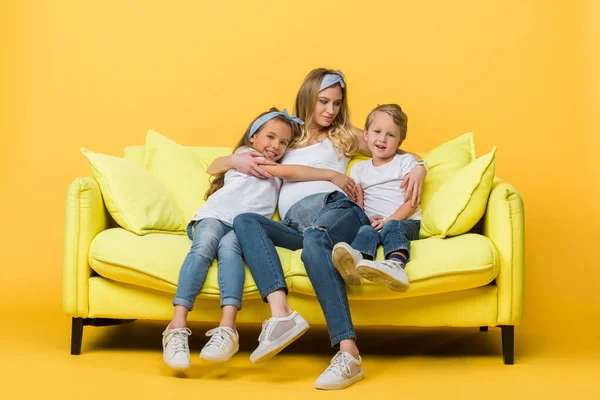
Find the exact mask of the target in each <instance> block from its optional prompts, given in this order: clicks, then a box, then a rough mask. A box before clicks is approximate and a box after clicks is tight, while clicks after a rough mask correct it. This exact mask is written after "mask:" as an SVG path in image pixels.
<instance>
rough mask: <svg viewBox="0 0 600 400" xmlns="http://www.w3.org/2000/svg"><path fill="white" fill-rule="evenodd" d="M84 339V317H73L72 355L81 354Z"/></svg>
mask: <svg viewBox="0 0 600 400" xmlns="http://www.w3.org/2000/svg"><path fill="white" fill-rule="evenodd" d="M82 339H83V318H73V319H72V322H71V355H74V356H78V355H80V354H81V341H82Z"/></svg>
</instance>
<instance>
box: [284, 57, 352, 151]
mask: <svg viewBox="0 0 600 400" xmlns="http://www.w3.org/2000/svg"><path fill="white" fill-rule="evenodd" d="M327 74H337V72H336V71H334V70H331V69H326V68H316V69H313V70H312V71H310V72H309V74H308V75H307V76H306V78H305V79H304V82H302V86H300V90H298V94H297V95H296V106H295V113H296V115H297V116H298V118H300V119H301V120H303V121H304V125H302V126H301V128H300V135H299V136H298V137H297V138H296V140H294V141H293V142H292V144H290V148H292V149H293V148H296V147H300V145H306V144H308V142H309V140H310V135H309V127H310V126H311V123H312V122H313V118H314V115H313V112H314V109H315V104H316V102H317V97H318V95H319V87H320V86H321V81H322V80H323V77H324V76H325V75H327ZM344 82H345V81H344ZM340 88H341V89H342V104H341V106H340V112H339V113H338V115H337V116H336V117H335V119H334V120H333V121H332V122H331V125H330V126H329V128H328V129H327V132H326V133H327V138H328V139H329V140H330V141H331V143H332V144H333V147H334V148H335V149H336V150H337V151H338V153H339V154H340V157H341V155H345V156H346V157H351V156H352V155H354V154H355V153H356V152H357V151H358V138H357V137H356V132H355V130H354V126H353V125H352V122H351V121H350V113H349V111H348V95H347V92H346V89H347V88H348V86H347V84H346V87H341V85H340Z"/></svg>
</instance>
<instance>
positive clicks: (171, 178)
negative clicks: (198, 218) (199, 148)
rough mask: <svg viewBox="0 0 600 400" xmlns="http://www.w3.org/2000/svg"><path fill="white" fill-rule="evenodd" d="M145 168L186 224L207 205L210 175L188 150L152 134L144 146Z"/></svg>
mask: <svg viewBox="0 0 600 400" xmlns="http://www.w3.org/2000/svg"><path fill="white" fill-rule="evenodd" d="M143 165H144V167H145V168H146V169H147V170H148V171H150V173H151V174H152V175H153V176H154V177H156V179H158V180H159V181H160V183H162V184H163V186H164V187H165V188H167V190H168V191H169V193H170V194H171V196H172V197H173V199H174V200H175V203H176V204H177V206H178V207H179V209H180V211H181V215H182V216H183V219H184V220H185V221H190V220H191V219H192V218H193V217H194V214H195V213H196V210H197V209H198V208H199V207H200V206H201V205H203V204H204V193H206V190H207V189H208V186H209V184H210V183H209V175H208V174H207V173H206V169H205V167H204V165H203V164H202V162H201V160H200V159H199V158H198V157H196V156H195V155H194V153H193V152H192V151H191V150H190V149H189V148H186V147H183V146H181V145H180V144H178V143H176V142H174V141H173V140H171V139H169V138H167V137H165V136H163V135H161V134H160V133H158V132H156V131H153V130H149V131H148V134H147V135H146V145H145V146H144V163H143Z"/></svg>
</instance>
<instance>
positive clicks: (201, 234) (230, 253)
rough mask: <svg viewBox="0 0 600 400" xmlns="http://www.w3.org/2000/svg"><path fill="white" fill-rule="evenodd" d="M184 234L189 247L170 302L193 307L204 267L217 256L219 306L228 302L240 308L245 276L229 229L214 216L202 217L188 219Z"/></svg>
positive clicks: (230, 228) (235, 240)
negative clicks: (186, 231) (189, 243)
mask: <svg viewBox="0 0 600 400" xmlns="http://www.w3.org/2000/svg"><path fill="white" fill-rule="evenodd" d="M188 237H189V238H190V239H191V240H192V247H191V248H190V252H189V253H188V255H187V256H186V257H185V260H184V261H183V265H182V266H181V270H180V271H179V281H178V283H177V293H176V294H175V298H174V299H173V305H179V306H183V307H185V308H187V309H188V310H190V311H191V310H192V309H193V308H194V302H195V300H196V296H198V293H200V289H201V288H202V286H203V285H204V281H205V280H206V275H207V274H208V268H209V267H210V264H212V262H213V260H214V259H215V258H218V260H219V267H218V268H219V269H218V273H219V290H220V292H221V307H223V306H227V305H230V306H235V307H237V308H238V309H241V308H242V293H243V290H244V280H245V277H246V275H245V271H244V261H243V259H242V248H241V247H240V244H239V242H238V239H237V237H236V235H235V232H234V231H233V228H232V227H231V226H229V225H227V224H225V223H223V222H221V221H220V220H218V219H215V218H204V219H202V220H200V221H192V222H190V224H189V225H188Z"/></svg>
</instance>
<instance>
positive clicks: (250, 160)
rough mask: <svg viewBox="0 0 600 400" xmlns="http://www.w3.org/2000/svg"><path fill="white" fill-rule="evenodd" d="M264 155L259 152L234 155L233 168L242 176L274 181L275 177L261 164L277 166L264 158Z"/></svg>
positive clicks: (232, 158)
mask: <svg viewBox="0 0 600 400" xmlns="http://www.w3.org/2000/svg"><path fill="white" fill-rule="evenodd" d="M263 157H264V155H262V154H261V153H259V152H258V151H251V152H248V153H241V154H233V155H232V156H231V166H232V167H233V168H234V169H235V170H237V171H239V172H241V173H242V174H247V175H252V176H255V177H257V178H261V179H272V178H273V176H272V175H271V174H269V173H268V172H267V171H265V170H264V169H262V168H261V167H260V164H267V165H275V162H274V161H270V160H267V159H266V158H263Z"/></svg>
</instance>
